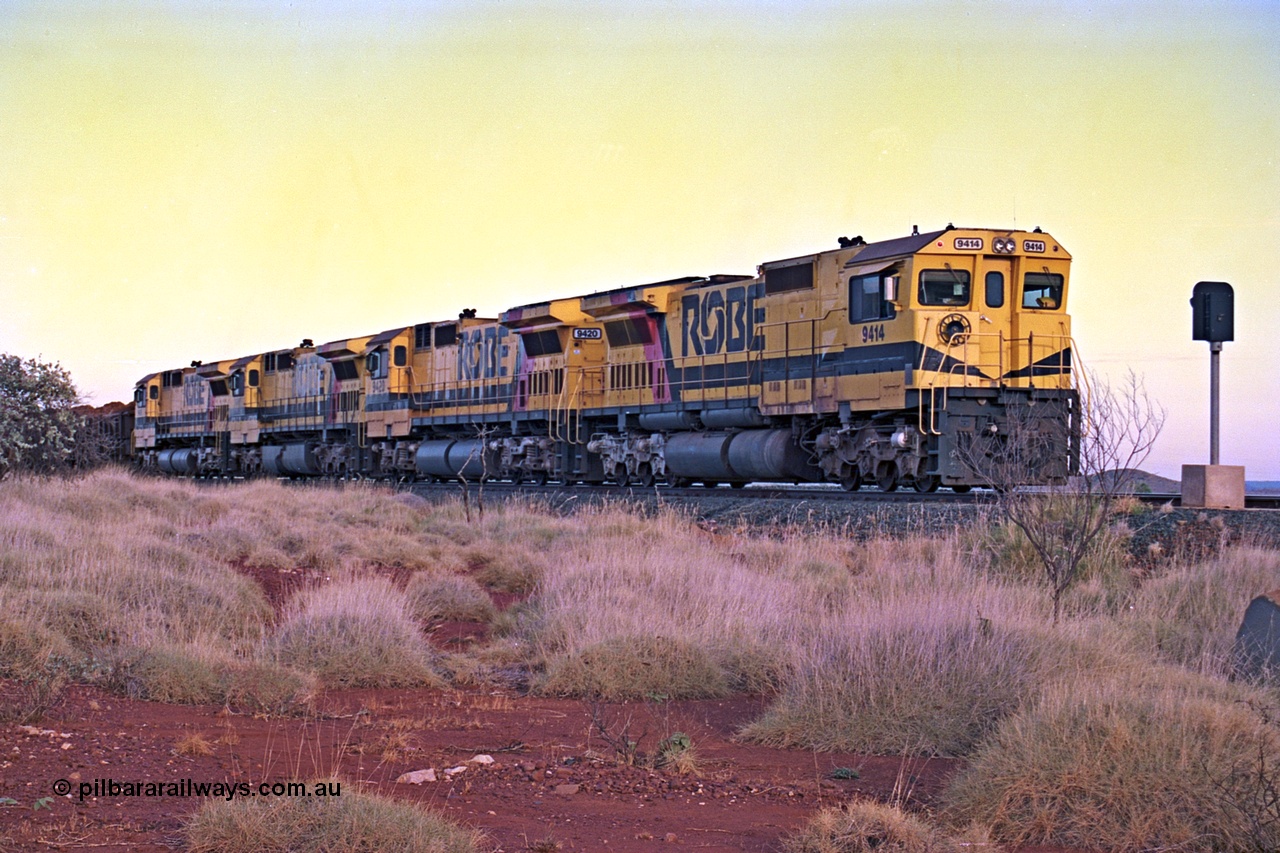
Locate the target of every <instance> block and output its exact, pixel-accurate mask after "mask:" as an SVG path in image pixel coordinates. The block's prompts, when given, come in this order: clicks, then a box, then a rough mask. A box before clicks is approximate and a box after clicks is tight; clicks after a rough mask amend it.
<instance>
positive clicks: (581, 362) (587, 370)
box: [569, 327, 606, 409]
mask: <svg viewBox="0 0 1280 853" xmlns="http://www.w3.org/2000/svg"><path fill="white" fill-rule="evenodd" d="M603 337H604V336H603V333H602V332H601V331H600V328H598V327H593V328H588V327H578V328H575V329H573V331H572V339H571V340H570V341H569V343H570V345H571V346H570V353H571V356H570V363H572V364H575V365H577V366H578V369H579V370H580V371H581V374H580V375H581V385H580V388H581V392H580V397H579V402H578V405H579V406H580V407H581V408H584V409H595V408H599V407H600V406H603V405H604V388H605V381H604V379H605V377H604V372H605V369H606V367H605V360H606V359H605V355H606V352H605V346H604V340H603Z"/></svg>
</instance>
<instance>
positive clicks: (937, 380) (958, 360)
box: [916, 330, 1077, 435]
mask: <svg viewBox="0 0 1280 853" xmlns="http://www.w3.org/2000/svg"><path fill="white" fill-rule="evenodd" d="M991 338H997V339H998V340H997V346H996V348H995V349H996V362H995V371H994V376H991V377H986V378H985V379H984V381H986V382H990V383H991V384H992V385H993V386H998V387H1001V388H1019V387H1024V386H1023V384H1022V383H1023V382H1024V381H1025V383H1026V385H1025V387H1026V388H1027V389H1029V390H1034V389H1035V387H1036V386H1035V378H1036V365H1037V364H1038V362H1037V360H1036V352H1037V342H1038V341H1048V343H1042V344H1039V350H1040V351H1042V352H1044V353H1045V354H1046V355H1053V354H1057V355H1058V358H1059V360H1058V365H1057V373H1056V375H1057V376H1059V377H1061V376H1063V375H1068V376H1073V377H1074V374H1075V373H1076V372H1077V371H1074V370H1072V368H1071V365H1069V364H1067V363H1066V362H1065V359H1064V358H1063V355H1062V353H1063V351H1064V344H1066V345H1069V346H1070V347H1071V348H1072V349H1073V350H1074V347H1075V342H1074V340H1073V339H1072V337H1071V336H1070V335H1063V334H1048V335H1046V334H1043V333H1042V334H1040V335H1039V336H1037V335H1036V334H1035V332H1034V331H1031V332H1028V333H1027V335H1026V337H1016V338H1014V337H1011V338H1006V337H1005V336H1004V331H1003V330H997V331H994V332H966V333H965V334H964V335H963V337H962V339H961V340H959V342H957V343H953V342H951V341H947V342H944V347H943V349H942V350H941V352H942V354H943V356H944V358H942V359H939V361H938V364H937V366H936V367H934V368H932V369H930V368H928V367H927V366H926V359H927V358H928V350H922V351H921V354H920V360H919V363H918V364H917V366H916V370H917V371H918V372H919V373H920V374H921V376H922V377H923V379H922V380H920V381H917V382H916V385H917V386H918V387H919V389H920V390H921V391H922V392H928V396H929V413H928V417H927V418H926V415H925V411H924V405H925V395H924V394H923V393H922V394H919V395H918V413H917V425H918V427H919V429H920V431H921V432H922V433H925V434H928V435H941V431H940V430H938V428H937V412H938V408H939V406H938V394H939V392H940V393H941V395H942V408H944V409H945V408H946V401H947V397H948V394H949V391H950V389H951V388H953V387H956V383H955V381H954V380H956V379H959V380H960V384H961V386H962V387H963V386H967V385H969V381H968V380H969V379H970V374H969V370H970V369H971V368H977V369H978V370H979V372H983V368H987V372H990V367H991V364H990V363H989V362H984V361H981V360H980V359H977V358H971V357H970V354H971V352H975V351H976V352H977V353H978V354H980V353H981V351H982V348H981V346H980V343H981V342H982V341H984V340H990V339H991ZM1024 341H1025V342H1026V345H1027V349H1026V352H1027V368H1026V371H1027V376H1026V378H1025V380H1024V379H1022V378H1020V377H1016V376H1008V375H1007V374H1008V373H1009V371H1011V370H1012V368H1013V364H1012V363H1010V364H1009V365H1008V367H1009V371H1007V370H1006V369H1005V361H1004V359H1005V355H1006V348H1007V350H1008V352H1010V353H1012V352H1013V351H1014V350H1015V348H1018V347H1020V346H1021V344H1022V343H1023V342H1024ZM957 349H958V350H959V351H960V352H959V357H956V356H953V355H952V352H953V351H954V350H957ZM948 358H950V359H951V363H950V364H947V359H948ZM1046 367H1052V365H1046ZM944 377H945V379H946V381H943V378H944ZM1073 381H1074V380H1073ZM926 421H927V422H926Z"/></svg>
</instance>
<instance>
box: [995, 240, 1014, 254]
mask: <svg viewBox="0 0 1280 853" xmlns="http://www.w3.org/2000/svg"><path fill="white" fill-rule="evenodd" d="M991 245H992V248H994V249H995V250H996V252H998V253H999V254H1001V255H1011V254H1013V250H1014V248H1016V247H1017V245H1018V244H1017V242H1016V241H1014V239H1013V238H1012V237H1009V238H1005V237H997V238H996V239H995V240H993V241H992V243H991Z"/></svg>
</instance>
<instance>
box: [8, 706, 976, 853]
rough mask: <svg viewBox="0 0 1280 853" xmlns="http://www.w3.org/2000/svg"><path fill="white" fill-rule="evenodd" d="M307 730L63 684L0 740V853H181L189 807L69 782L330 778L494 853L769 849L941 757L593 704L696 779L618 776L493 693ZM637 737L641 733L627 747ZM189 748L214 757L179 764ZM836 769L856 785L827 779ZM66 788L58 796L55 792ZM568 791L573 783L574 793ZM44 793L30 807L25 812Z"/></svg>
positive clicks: (548, 722) (329, 709)
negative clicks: (822, 749)
mask: <svg viewBox="0 0 1280 853" xmlns="http://www.w3.org/2000/svg"><path fill="white" fill-rule="evenodd" d="M320 708H321V710H320V712H319V713H318V714H317V715H315V717H313V718H310V719H298V718H282V719H263V718H255V717H252V716H247V715H241V714H234V713H228V712H226V711H225V710H223V709H221V708H218V707H208V706H205V707H185V706H173V705H163V704H158V703H152V702H139V701H131V700H126V699H120V698H118V697H115V696H111V695H107V694H104V693H102V692H101V691H98V690H96V689H92V688H85V687H75V688H71V689H70V690H69V691H68V693H67V695H66V697H65V698H64V699H63V700H62V702H61V703H60V704H59V705H58V706H57V707H56V708H54V709H53V710H52V711H51V712H50V713H49V714H48V715H47V716H46V718H45V719H44V720H42V721H40V722H39V723H38V724H37V725H36V726H35V727H34V731H37V732H39V731H43V732H45V733H31V732H32V731H33V730H24V729H23V728H22V727H20V726H18V725H16V724H13V723H7V724H4V725H3V727H0V756H2V758H0V798H4V797H7V798H10V799H12V800H16V801H17V805H9V806H3V807H0V850H15V851H17V850H23V851H25V850H81V849H84V850H87V849H93V850H97V851H103V853H110V851H126V850H133V851H147V853H159V851H170V850H174V849H181V848H182V847H183V844H184V838H183V831H182V822H183V819H184V818H185V817H186V816H188V815H189V814H190V813H191V812H192V811H193V810H194V809H196V808H197V807H198V806H199V805H200V800H198V799H196V798H187V799H184V798H179V797H152V798H146V797H127V796H114V797H113V796H105V795H104V796H97V797H94V796H92V795H90V796H87V797H86V798H85V799H84V800H83V801H81V800H80V797H79V786H80V784H81V783H87V784H88V785H90V786H91V785H92V784H93V781H94V780H95V779H113V780H115V781H117V782H163V783H168V782H179V781H181V780H184V779H191V780H193V781H195V782H231V783H236V782H249V783H250V784H252V785H255V786H256V785H257V784H258V783H260V782H263V781H266V782H277V781H287V780H290V779H296V778H306V777H311V776H313V775H316V774H323V775H326V776H327V775H328V774H330V773H333V772H336V773H337V775H338V778H339V779H340V780H342V783H343V786H344V788H345V787H346V786H348V785H349V786H352V787H358V788H360V789H362V790H365V791H376V792H377V793H380V794H386V795H389V796H392V797H396V798H398V799H404V800H409V801H412V802H419V803H422V804H424V805H425V806H427V807H428V808H431V809H434V810H436V811H438V812H439V813H441V814H443V815H446V816H447V817H449V818H451V819H453V820H455V821H457V822H459V823H462V824H465V825H467V826H470V827H475V828H477V829H480V830H482V831H484V832H485V833H486V834H487V835H488V837H489V839H490V840H491V842H492V843H493V844H494V845H495V846H496V847H497V848H499V849H501V850H504V851H519V850H526V849H529V848H530V847H531V846H534V845H535V844H536V843H537V842H541V841H546V840H548V839H551V840H554V841H555V842H558V843H559V844H560V845H561V849H563V850H615V851H637V853H638V852H639V851H651V850H655V849H659V848H663V847H666V846H668V845H675V846H679V847H686V848H689V849H698V850H722V851H737V850H759V851H775V850H778V849H779V847H780V844H779V840H780V838H781V837H782V836H783V835H784V834H786V833H787V832H789V831H790V830H792V829H794V828H795V827H797V826H798V825H800V824H801V823H803V822H804V821H805V820H806V819H807V818H808V817H809V816H810V815H811V814H812V813H813V812H814V811H815V810H816V809H817V808H818V807H819V806H821V805H833V804H837V803H840V802H843V801H845V800H846V799H848V798H849V797H850V796H851V795H854V794H859V793H861V794H868V795H871V796H876V797H880V798H885V797H887V796H889V795H890V794H891V793H892V791H893V790H894V787H895V784H898V785H902V786H905V787H907V788H908V789H910V796H911V801H912V802H913V803H920V804H928V803H929V802H931V801H932V800H933V799H934V798H935V796H936V794H937V791H938V789H939V785H940V783H941V782H942V780H943V779H944V777H945V776H946V775H947V773H948V772H949V771H950V770H952V769H953V766H952V763H951V762H946V761H940V760H932V761H915V762H906V763H904V762H903V761H901V760H900V759H896V758H880V757H865V756H857V755H847V754H839V753H820V754H814V753H810V752H803V751H794V750H776V749H769V748H765V747H759V746H752V745H746V744H742V743H738V742H735V741H734V740H733V735H734V731H735V730H736V729H737V727H739V726H740V725H741V724H743V723H744V722H746V721H748V720H749V719H751V718H753V717H754V716H756V715H758V713H759V712H760V709H761V700H760V699H750V698H746V699H741V698H740V699H733V700H726V701H702V702H672V703H662V704H657V703H639V704H630V705H621V706H620V705H610V706H601V707H598V708H596V709H595V710H596V714H597V716H599V717H604V718H607V719H608V721H609V723H611V726H612V728H614V730H615V731H617V730H620V728H621V725H622V723H623V722H624V721H625V719H626V718H627V716H628V715H629V716H630V718H631V733H632V737H633V738H635V739H639V740H640V743H641V748H642V749H649V750H652V749H653V748H654V746H655V745H656V743H657V742H658V740H660V739H661V738H662V737H663V736H665V735H666V734H668V733H671V732H677V731H680V732H685V733H686V734H688V735H689V736H690V737H691V738H692V740H693V744H694V747H695V749H696V752H697V763H698V768H699V772H698V775H696V776H694V775H686V776H681V775H679V774H678V773H676V772H674V771H665V770H652V769H648V768H644V767H636V766H626V765H625V764H620V763H618V762H617V761H616V760H615V756H614V754H613V752H612V750H611V749H610V748H609V746H607V745H606V744H605V742H604V741H603V740H602V739H601V737H600V736H599V735H598V734H597V733H595V732H593V731H592V730H591V729H592V727H591V716H592V714H591V711H592V709H591V708H590V707H589V706H588V705H587V704H586V703H583V702H578V701H569V700H551V699H541V698H533V697H521V696H517V695H515V694H512V693H507V692H493V691H455V692H432V691H413V690H379V691H369V690H364V691H346V692H335V693H330V694H328V695H326V696H325V697H323V699H322V700H321V702H320ZM641 734H645V737H644V738H639V737H638V736H639V735H641ZM193 735H198V736H200V737H201V738H203V739H204V741H205V742H207V744H208V746H209V747H210V749H211V751H212V754H211V755H207V756H194V757H193V756H187V755H183V754H180V753H179V751H178V744H179V742H180V741H182V740H183V739H184V738H189V737H191V736H193ZM477 753H485V754H489V755H492V756H493V757H494V759H495V763H494V764H492V765H488V766H480V765H470V766H469V767H468V769H467V770H466V771H464V772H462V773H459V774H458V775H457V776H455V777H454V778H453V779H452V780H450V781H445V780H444V777H443V775H442V776H441V780H442V781H439V782H434V783H431V782H428V783H424V784H422V785H408V784H397V783H396V781H395V780H396V778H397V777H398V776H399V775H400V774H402V773H405V772H407V771H410V770H418V769H422V768H427V767H433V768H435V769H436V770H437V772H439V771H442V770H443V769H444V768H447V767H453V766H456V765H460V764H464V763H465V762H466V761H467V760H468V759H470V758H472V757H473V756H475V755H476V754H477ZM838 767H845V768H853V769H856V770H858V772H859V778H858V779H854V780H835V779H831V778H829V776H830V772H831V771H832V770H833V769H835V768H838ZM60 779H62V780H67V781H69V782H70V783H71V787H72V792H71V794H70V795H69V796H56V795H55V794H54V793H53V791H52V786H53V784H54V782H55V781H57V780H60ZM575 786H576V787H575ZM45 797H53V799H52V800H50V801H47V802H46V803H45V805H44V807H40V808H35V807H34V806H35V805H36V803H37V801H40V800H42V798H45Z"/></svg>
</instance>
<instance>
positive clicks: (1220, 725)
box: [947, 670, 1280, 851]
mask: <svg viewBox="0 0 1280 853" xmlns="http://www.w3.org/2000/svg"><path fill="white" fill-rule="evenodd" d="M1246 698H1248V697H1247V695H1246V694H1245V693H1244V692H1243V691H1241V690H1237V689H1234V688H1232V687H1230V686H1228V685H1226V684H1223V683H1221V682H1214V681H1210V680H1207V679H1204V678H1202V677H1199V676H1194V675H1191V674H1189V673H1178V672H1176V671H1173V670H1165V671H1156V670H1153V671H1152V672H1150V673H1148V674H1147V676H1146V677H1145V678H1142V679H1133V678H1130V679H1125V680H1108V681H1103V682H1099V683H1093V684H1089V683H1085V684H1080V683H1072V684H1064V685H1061V686H1059V687H1055V688H1053V689H1051V690H1049V691H1047V692H1046V693H1045V694H1044V696H1043V697H1041V698H1040V699H1038V700H1036V701H1034V702H1031V703H1029V704H1028V705H1027V706H1025V707H1024V708H1022V709H1021V710H1020V711H1018V713H1016V714H1014V715H1013V716H1011V717H1009V718H1008V719H1007V720H1006V721H1005V722H1004V723H1003V724H1002V725H1001V726H1000V728H999V730H998V731H997V732H996V733H995V735H994V736H993V737H992V738H991V739H990V741H988V742H987V743H986V744H984V745H983V746H982V748H980V749H979V750H978V751H977V752H976V754H975V755H974V757H973V760H972V761H971V763H970V764H969V766H968V767H967V768H966V769H965V770H964V771H962V772H961V773H960V774H959V776H957V777H956V778H955V779H954V780H953V782H952V784H951V787H950V789H949V791H948V792H947V800H948V801H949V802H950V804H951V811H952V813H953V815H955V816H957V817H959V818H960V819H976V820H978V821H981V822H983V823H986V824H988V825H990V826H991V827H992V830H993V832H994V833H995V834H996V836H997V837H998V838H999V839H1001V840H1002V841H1006V842H1008V843H1010V844H1014V845H1025V844H1056V845H1063V846H1069V847H1086V848H1090V849H1097V848H1102V849H1108V850H1119V851H1126V850H1147V849H1153V848H1158V849H1177V850H1222V849H1231V850H1241V849H1249V848H1250V847H1252V845H1253V842H1254V841H1255V840H1256V836H1255V835H1254V834H1253V829H1252V828H1251V827H1250V826H1249V821H1248V819H1246V818H1245V816H1244V815H1242V814H1241V813H1240V812H1238V811H1235V810H1232V809H1231V808H1229V807H1228V806H1229V803H1228V800H1227V797H1226V795H1225V794H1226V791H1227V788H1228V786H1230V785H1232V784H1235V783H1236V782H1238V781H1239V774H1240V773H1241V772H1242V770H1243V769H1245V768H1248V767H1249V766H1251V762H1253V761H1254V760H1256V758H1257V756H1258V754H1259V750H1260V749H1261V750H1262V754H1263V755H1264V756H1269V764H1270V766H1272V767H1274V766H1276V761H1277V760H1280V733H1278V732H1277V731H1276V730H1275V729H1274V728H1270V727H1267V726H1266V725H1265V724H1264V723H1262V722H1261V721H1260V720H1259V719H1258V717H1257V716H1256V715H1254V714H1252V713H1250V711H1249V709H1248V707H1247V706H1246V705H1245V704H1243V703H1242V701H1241V700H1242V699H1246ZM1272 781H1273V782H1274V780H1272Z"/></svg>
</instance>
